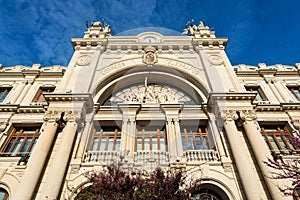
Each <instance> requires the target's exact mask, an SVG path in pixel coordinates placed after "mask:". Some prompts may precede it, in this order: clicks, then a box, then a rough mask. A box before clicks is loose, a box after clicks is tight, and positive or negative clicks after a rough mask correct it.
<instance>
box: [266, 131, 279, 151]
mask: <svg viewBox="0 0 300 200" xmlns="http://www.w3.org/2000/svg"><path fill="white" fill-rule="evenodd" d="M268 139H269V141H270V143H271V145H272V147H273V149H274V150H275V153H280V150H279V148H278V146H277V144H276V142H275V140H274V138H273V136H272V135H268Z"/></svg>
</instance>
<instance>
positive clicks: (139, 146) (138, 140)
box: [137, 137, 143, 151]
mask: <svg viewBox="0 0 300 200" xmlns="http://www.w3.org/2000/svg"><path fill="white" fill-rule="evenodd" d="M137 150H138V151H140V150H143V146H142V138H141V137H139V138H138V139H137Z"/></svg>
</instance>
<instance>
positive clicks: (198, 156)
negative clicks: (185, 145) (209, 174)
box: [183, 150, 220, 163]
mask: <svg viewBox="0 0 300 200" xmlns="http://www.w3.org/2000/svg"><path fill="white" fill-rule="evenodd" d="M183 158H184V159H185V161H186V162H187V163H188V162H209V161H220V156H219V153H218V152H217V151H215V150H188V151H186V152H184V153H183Z"/></svg>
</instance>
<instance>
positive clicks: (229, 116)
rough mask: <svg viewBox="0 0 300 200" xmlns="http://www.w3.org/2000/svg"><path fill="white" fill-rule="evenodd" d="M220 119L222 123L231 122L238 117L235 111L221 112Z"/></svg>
mask: <svg viewBox="0 0 300 200" xmlns="http://www.w3.org/2000/svg"><path fill="white" fill-rule="evenodd" d="M221 117H222V119H223V120H224V121H233V120H237V119H238V117H239V116H238V115H237V113H236V111H235V110H222V111H221Z"/></svg>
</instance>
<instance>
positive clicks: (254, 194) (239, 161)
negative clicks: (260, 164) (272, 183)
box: [224, 111, 262, 200]
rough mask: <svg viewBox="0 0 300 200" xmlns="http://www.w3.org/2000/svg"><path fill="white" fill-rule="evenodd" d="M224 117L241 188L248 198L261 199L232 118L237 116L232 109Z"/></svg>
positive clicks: (251, 166)
mask: <svg viewBox="0 0 300 200" xmlns="http://www.w3.org/2000/svg"><path fill="white" fill-rule="evenodd" d="M224 118H225V122H224V128H225V131H226V135H227V137H228V140H229V144H230V147H231V149H232V151H231V152H232V154H233V158H234V161H235V164H236V166H237V170H238V173H239V176H240V178H241V182H242V185H243V188H244V190H245V195H246V197H247V199H248V200H258V199H262V195H261V194H260V191H259V190H258V189H257V188H258V187H257V185H259V184H260V182H259V181H258V179H257V176H256V174H255V172H254V166H253V165H252V164H251V162H250V160H249V158H248V155H247V153H246V150H245V148H244V147H243V145H242V144H243V142H242V140H241V137H240V135H239V132H238V130H237V128H236V125H235V121H234V120H236V119H237V118H238V116H237V114H236V113H235V112H234V111H226V112H225V116H224Z"/></svg>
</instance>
